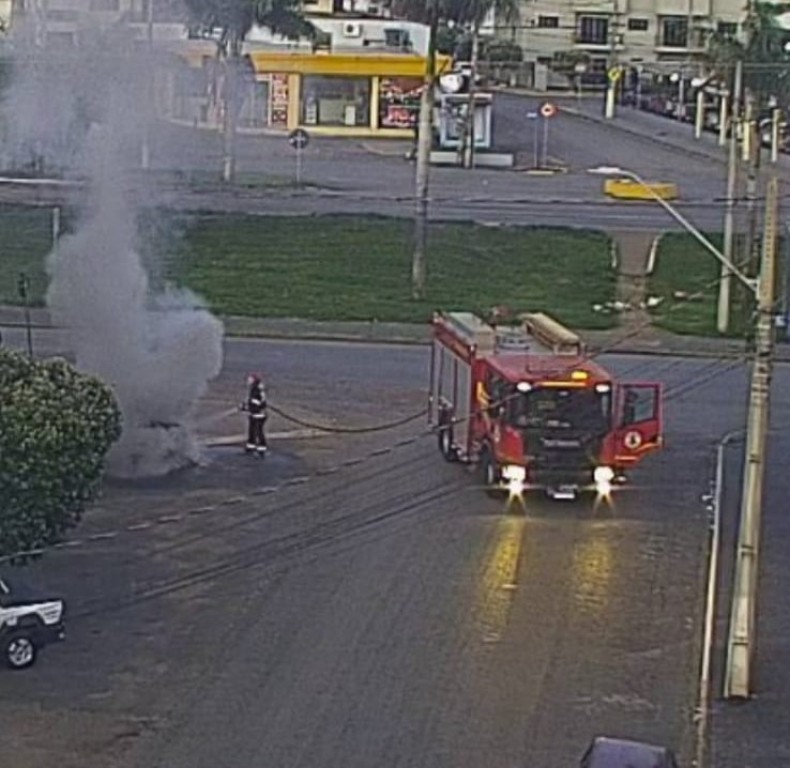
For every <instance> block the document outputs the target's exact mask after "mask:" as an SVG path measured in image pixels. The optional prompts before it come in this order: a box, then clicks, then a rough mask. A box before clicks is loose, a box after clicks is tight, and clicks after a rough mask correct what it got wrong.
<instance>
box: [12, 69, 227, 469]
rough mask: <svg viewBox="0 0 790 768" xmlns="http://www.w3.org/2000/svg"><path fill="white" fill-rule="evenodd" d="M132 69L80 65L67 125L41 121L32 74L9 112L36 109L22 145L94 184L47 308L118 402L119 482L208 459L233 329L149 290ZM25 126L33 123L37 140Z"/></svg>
mask: <svg viewBox="0 0 790 768" xmlns="http://www.w3.org/2000/svg"><path fill="white" fill-rule="evenodd" d="M102 59H103V61H102V62H101V63H106V60H107V59H106V57H104V56H103V57H102ZM124 59H125V60H124V61H123V62H122V63H123V65H124V73H123V76H121V77H119V76H118V75H119V73H118V72H117V71H113V69H112V68H109V69H108V70H106V71H102V69H101V68H99V69H97V68H96V64H97V62H95V61H94V62H93V63H92V64H93V66H91V62H90V60H89V57H87V58H86V60H84V61H81V62H80V64H79V66H78V67H77V70H76V71H78V72H81V73H82V77H77V78H75V79H71V78H66V79H65V82H64V79H63V78H61V82H60V86H61V89H62V90H61V91H60V93H59V98H58V103H57V109H58V113H56V114H49V113H46V112H45V113H37V110H36V106H37V105H45V100H44V99H42V98H41V95H42V94H40V93H39V94H37V93H35V92H34V91H31V89H35V88H36V87H38V86H37V84H36V82H35V81H34V80H33V79H32V78H31V77H30V75H29V73H28V74H27V75H25V76H23V78H22V80H21V84H22V86H23V88H24V92H23V93H19V94H15V93H14V89H15V87H16V86H15V85H13V84H12V88H11V95H10V99H9V101H10V103H12V104H13V103H15V102H16V103H20V102H23V103H24V104H25V105H26V109H25V110H24V111H23V112H22V113H18V114H17V117H16V120H15V125H16V128H17V132H18V134H19V135H20V136H21V137H24V136H25V135H28V136H29V135H35V137H36V140H37V142H38V148H39V149H41V148H44V150H45V152H46V154H47V160H48V161H50V162H55V163H57V164H59V165H60V166H61V168H68V169H70V170H73V171H74V172H75V173H77V174H78V175H79V176H81V177H83V178H85V179H86V180H87V181H88V184H89V193H88V195H87V200H86V202H84V203H83V206H84V210H82V211H81V216H80V218H79V224H78V226H77V228H76V230H75V232H74V234H71V235H67V236H64V237H63V238H62V239H61V240H60V242H59V244H58V247H57V249H56V250H55V251H53V253H52V254H50V256H49V259H48V263H47V271H48V273H49V276H50V279H51V280H50V285H49V290H48V293H47V305H48V307H49V309H50V311H51V313H52V316H53V320H54V322H55V323H56V324H57V325H60V326H62V327H64V328H65V329H67V332H68V333H69V336H70V341H71V347H72V348H73V351H74V353H75V355H76V361H77V366H78V367H79V368H80V369H82V370H84V371H87V372H90V373H93V374H96V375H98V376H99V377H101V378H102V379H103V380H105V381H106V382H107V383H109V384H110V385H111V386H112V387H113V388H114V390H115V392H116V395H117V397H118V400H119V403H120V406H121V410H122V412H123V434H122V437H121V439H120V441H119V442H118V443H117V444H116V445H115V446H114V447H113V450H112V452H111V454H110V457H109V471H110V473H111V474H112V475H115V476H118V477H152V476H159V475H163V474H166V473H168V472H170V471H173V470H175V469H178V468H181V467H184V466H188V465H190V464H192V463H195V462H198V461H199V459H200V449H199V445H198V443H197V441H196V438H195V434H194V430H193V419H194V411H195V408H196V405H197V402H198V400H199V398H200V397H201V396H202V395H203V394H204V393H205V392H206V390H207V387H208V382H209V381H210V380H211V379H212V378H214V377H215V376H217V375H218V374H219V372H220V369H221V367H222V339H223V327H222V324H221V323H220V322H219V321H218V320H217V319H216V318H214V317H213V316H212V315H211V314H210V313H209V312H208V311H207V310H206V309H205V308H204V307H203V305H202V304H201V302H200V301H199V299H198V298H197V297H196V296H194V295H193V294H192V293H190V292H188V291H185V290H176V289H173V288H166V289H165V290H164V292H161V293H159V294H155V293H153V292H152V290H151V288H150V286H149V281H148V275H147V274H146V271H145V269H144V267H143V263H142V260H141V258H140V256H139V253H138V251H137V250H136V244H137V243H138V242H139V241H138V233H137V213H138V211H137V210H136V209H135V206H134V205H133V204H132V203H130V201H129V199H128V196H127V195H126V194H125V187H126V186H127V174H126V173H125V170H126V169H127V168H128V163H129V158H130V157H133V156H134V151H135V149H136V150H137V151H138V152H139V147H140V134H139V128H140V120H139V115H140V114H141V113H144V111H145V110H144V106H145V105H140V104H139V95H140V94H143V93H145V91H144V89H142V88H136V87H134V80H135V78H134V77H133V76H130V71H131V72H132V73H133V72H134V68H133V67H132V68H131V69H130V67H129V62H130V60H131V59H130V58H128V57H124ZM139 71H144V69H143V67H142V66H141V67H140V70H139ZM114 75H115V77H114ZM97 78H99V80H100V81H99V82H97ZM113 81H114V82H113ZM44 87H45V88H46V89H51V84H48V85H45V86H44ZM91 91H93V92H91ZM44 92H46V91H44ZM97 92H98V95H99V99H98V106H97V100H96V94H97ZM91 97H93V98H91ZM86 100H87V101H86ZM86 103H89V104H90V109H89V110H88V111H87V112H86V108H85V104H86ZM61 110H62V111H61ZM75 115H78V116H79V117H80V120H81V121H82V124H81V125H77V126H76V127H74V126H73V125H72V126H70V127H71V128H72V130H71V131H70V132H69V131H65V133H64V129H63V126H62V125H59V124H58V121H59V119H66V118H70V117H72V116H75ZM86 115H87V122H86ZM20 116H24V119H25V121H28V120H29V121H31V132H30V133H29V134H25V132H24V125H19V118H20ZM67 122H68V120H67ZM48 128H51V129H52V130H51V131H48V130H47V129H48ZM86 128H87V130H84V129H86ZM19 129H22V130H21V131H20V130H19ZM64 137H65V138H64ZM66 138H67V139H68V140H67V141H66ZM64 141H66V146H65V148H63V142H64ZM130 148H131V150H130ZM20 149H21V150H22V152H21V154H22V156H24V154H25V152H26V151H27V150H25V149H23V148H22V147H20V146H17V147H16V148H15V151H16V152H17V154H19V152H20ZM53 153H54V154H53ZM138 157H139V155H138Z"/></svg>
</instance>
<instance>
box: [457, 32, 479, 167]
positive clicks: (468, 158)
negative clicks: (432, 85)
mask: <svg viewBox="0 0 790 768" xmlns="http://www.w3.org/2000/svg"><path fill="white" fill-rule="evenodd" d="M479 56H480V26H479V24H478V23H477V21H474V22H473V23H472V55H471V56H470V58H469V64H470V70H471V72H470V75H469V91H468V96H467V102H466V104H467V106H466V117H465V119H464V132H463V139H462V141H461V159H462V161H463V165H464V168H471V167H472V166H473V165H474V156H475V95H476V92H477V60H478V58H479Z"/></svg>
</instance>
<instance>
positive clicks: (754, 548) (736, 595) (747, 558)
mask: <svg viewBox="0 0 790 768" xmlns="http://www.w3.org/2000/svg"><path fill="white" fill-rule="evenodd" d="M778 187H779V183H778V181H777V179H776V177H774V178H772V179H771V180H770V181H769V182H768V186H767V190H766V200H765V221H764V223H763V244H762V259H761V266H760V277H759V282H758V289H757V309H758V314H757V332H756V349H755V357H754V364H753V367H752V382H751V388H750V392H749V418H748V424H747V433H746V464H745V466H744V476H743V497H742V499H741V522H740V530H739V533H738V549H737V554H736V561H735V583H734V588H733V595H732V605H731V611H730V626H729V632H728V636H727V666H726V669H725V683H724V695H725V697H726V698H749V696H750V695H751V673H752V663H753V658H754V647H755V633H756V601H757V580H758V579H757V577H758V568H759V551H760V527H761V517H762V505H763V476H764V470H765V453H766V445H767V435H768V421H769V410H770V397H771V374H772V369H773V344H774V338H773V334H774V328H773V326H774V323H773V318H774V297H775V293H776V286H775V283H776V225H777V208H778V198H779V192H778Z"/></svg>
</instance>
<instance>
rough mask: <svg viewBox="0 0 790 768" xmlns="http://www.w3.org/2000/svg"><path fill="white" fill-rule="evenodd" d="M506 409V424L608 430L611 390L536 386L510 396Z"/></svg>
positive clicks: (523, 427) (592, 430)
mask: <svg viewBox="0 0 790 768" xmlns="http://www.w3.org/2000/svg"><path fill="white" fill-rule="evenodd" d="M509 410H510V412H509V414H508V420H509V421H510V423H511V424H512V425H513V426H515V427H520V428H522V429H571V430H578V431H584V432H593V433H603V432H606V431H608V430H609V425H610V421H611V413H612V397H611V390H608V391H606V392H597V391H596V390H595V389H591V388H586V387H585V388H579V389H575V388H570V387H569V388H567V389H562V388H559V387H557V388H555V387H551V388H549V387H546V388H538V389H533V390H532V391H531V392H526V393H524V394H521V395H520V396H517V397H514V398H513V399H512V400H511V407H510V409H509Z"/></svg>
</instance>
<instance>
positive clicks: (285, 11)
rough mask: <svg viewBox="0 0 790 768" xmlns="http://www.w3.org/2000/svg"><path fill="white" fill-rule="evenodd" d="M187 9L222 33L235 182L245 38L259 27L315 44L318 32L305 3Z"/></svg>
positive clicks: (264, 1)
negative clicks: (305, 13) (304, 8)
mask: <svg viewBox="0 0 790 768" xmlns="http://www.w3.org/2000/svg"><path fill="white" fill-rule="evenodd" d="M152 1H153V0H149V2H152ZM186 5H187V9H188V11H189V13H190V15H191V16H192V18H193V19H194V21H195V23H196V24H197V26H198V28H199V29H200V30H202V31H203V32H206V33H209V34H213V33H214V32H215V31H216V32H218V37H217V58H218V59H219V60H221V61H223V62H224V65H225V66H224V70H225V78H224V88H223V89H222V92H223V113H224V115H223V135H224V140H225V141H224V143H225V146H224V152H223V154H224V159H223V169H222V178H223V180H224V181H227V182H232V181H233V179H234V178H235V175H236V146H235V145H236V123H237V121H238V116H239V110H240V108H241V104H239V103H238V101H239V99H238V92H237V91H238V81H239V75H240V74H241V73H242V71H243V70H244V68H245V63H244V59H243V58H242V55H241V50H242V44H243V43H244V38H245V37H246V36H247V33H248V32H249V31H250V30H251V29H252V27H253V25H255V24H259V25H260V26H262V27H266V28H267V29H270V30H271V31H272V32H273V33H275V34H277V35H281V36H283V37H286V38H288V39H289V40H299V39H301V38H306V39H309V40H313V39H315V36H316V29H315V27H314V26H313V25H312V24H311V23H310V22H309V21H308V20H307V19H305V18H304V17H303V16H302V14H301V0H186Z"/></svg>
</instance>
